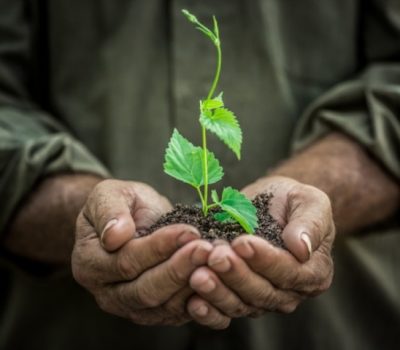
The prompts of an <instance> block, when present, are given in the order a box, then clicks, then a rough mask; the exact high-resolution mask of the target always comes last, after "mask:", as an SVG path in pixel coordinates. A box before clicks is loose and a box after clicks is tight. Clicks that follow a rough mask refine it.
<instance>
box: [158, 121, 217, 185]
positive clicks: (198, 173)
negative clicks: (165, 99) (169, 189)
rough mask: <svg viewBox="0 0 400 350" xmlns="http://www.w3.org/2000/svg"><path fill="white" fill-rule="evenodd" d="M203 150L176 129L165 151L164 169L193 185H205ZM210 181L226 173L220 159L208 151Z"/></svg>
mask: <svg viewBox="0 0 400 350" xmlns="http://www.w3.org/2000/svg"><path fill="white" fill-rule="evenodd" d="M203 157H204V155H203V150H202V148H201V147H196V146H194V145H193V144H192V143H191V142H190V141H188V140H187V139H185V138H184V137H183V136H182V135H181V134H180V133H179V132H178V130H176V129H174V132H173V134H172V137H171V139H170V141H169V143H168V147H167V150H166V152H165V162H164V171H165V172H166V173H167V174H168V175H170V176H172V177H174V178H175V179H178V180H180V181H182V182H185V183H187V184H189V185H192V186H193V187H199V186H202V185H204V179H203ZM207 159H208V183H209V184H213V183H215V182H217V181H219V180H221V179H222V176H223V175H224V173H223V170H222V167H221V166H220V165H219V161H218V160H217V159H216V158H215V156H214V154H213V153H212V152H209V151H207Z"/></svg>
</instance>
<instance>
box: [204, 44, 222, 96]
mask: <svg viewBox="0 0 400 350" xmlns="http://www.w3.org/2000/svg"><path fill="white" fill-rule="evenodd" d="M216 48H217V70H216V72H215V77H214V81H213V84H212V86H211V89H210V92H209V93H208V95H207V100H209V99H210V98H211V97H212V96H213V95H214V92H215V89H216V88H217V85H218V81H219V76H220V74H221V66H222V52H221V44H218V45H216Z"/></svg>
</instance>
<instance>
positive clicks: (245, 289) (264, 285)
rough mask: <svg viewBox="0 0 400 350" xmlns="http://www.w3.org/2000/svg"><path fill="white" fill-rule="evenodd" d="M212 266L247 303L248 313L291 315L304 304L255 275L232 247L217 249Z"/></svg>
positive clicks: (226, 283)
mask: <svg viewBox="0 0 400 350" xmlns="http://www.w3.org/2000/svg"><path fill="white" fill-rule="evenodd" d="M208 265H209V267H210V269H212V270H213V271H215V273H217V274H218V277H219V278H220V279H221V281H222V282H223V284H224V285H226V287H227V288H229V290H230V291H231V293H232V292H233V293H235V294H236V295H238V297H239V298H240V299H241V300H242V301H243V302H244V303H245V305H246V306H247V309H246V310H245V311H247V312H248V313H250V312H255V311H256V309H264V310H268V311H281V312H289V311H292V307H293V306H295V305H297V303H298V302H299V301H300V300H301V297H300V295H299V294H298V293H295V292H293V291H286V290H280V289H277V288H275V287H274V286H273V285H272V284H271V283H270V281H268V280H267V279H266V278H264V277H262V276H261V275H259V274H257V273H255V272H253V271H252V270H251V269H250V268H249V266H248V265H247V264H246V263H245V262H244V261H243V259H241V258H240V257H239V256H238V255H237V254H236V253H235V252H234V251H233V250H232V249H231V248H230V247H229V246H219V247H216V248H214V250H213V251H212V253H211V254H210V257H209V259H208ZM206 299H207V300H208V301H210V300H209V299H208V298H206ZM210 302H211V301H210ZM213 305H215V304H214V303H213ZM216 306H217V305H216ZM250 306H251V307H250ZM289 306H290V307H291V309H290V310H288V307H289ZM227 315H230V313H228V314H227Z"/></svg>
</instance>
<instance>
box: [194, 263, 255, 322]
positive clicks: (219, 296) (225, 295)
mask: <svg viewBox="0 0 400 350" xmlns="http://www.w3.org/2000/svg"><path fill="white" fill-rule="evenodd" d="M190 286H191V287H192V288H193V290H194V291H196V292H197V294H198V295H200V296H201V297H202V298H203V299H204V300H206V301H207V302H208V303H210V304H211V305H213V306H214V307H215V308H217V309H218V310H219V311H221V312H222V313H223V314H224V315H226V316H228V317H230V318H237V317H244V316H247V315H249V314H251V313H253V312H255V311H256V310H255V308H253V307H250V306H248V305H246V304H245V303H244V302H243V301H242V300H241V299H240V298H239V297H238V296H237V295H236V294H235V292H234V291H232V290H231V289H229V288H227V287H226V286H225V285H224V284H223V283H222V282H221V280H220V279H219V278H218V276H217V275H216V274H215V273H214V272H213V271H212V270H210V269H209V268H207V267H200V268H198V269H197V270H196V271H195V272H193V274H192V276H191V277H190Z"/></svg>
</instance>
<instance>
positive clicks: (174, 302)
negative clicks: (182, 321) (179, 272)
mask: <svg viewBox="0 0 400 350" xmlns="http://www.w3.org/2000/svg"><path fill="white" fill-rule="evenodd" d="M194 294H195V292H194V291H193V289H192V288H190V286H189V285H186V286H185V287H183V288H182V289H180V290H179V291H178V292H177V293H175V294H174V295H173V296H172V297H171V298H170V299H169V300H167V301H166V302H165V303H164V304H163V305H162V306H161V308H162V309H163V310H165V312H166V313H167V314H168V315H170V316H171V317H174V316H175V317H183V315H185V316H186V317H188V318H190V316H189V314H188V313H187V310H186V304H187V302H188V300H189V298H190V297H191V296H192V295H194Z"/></svg>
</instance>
